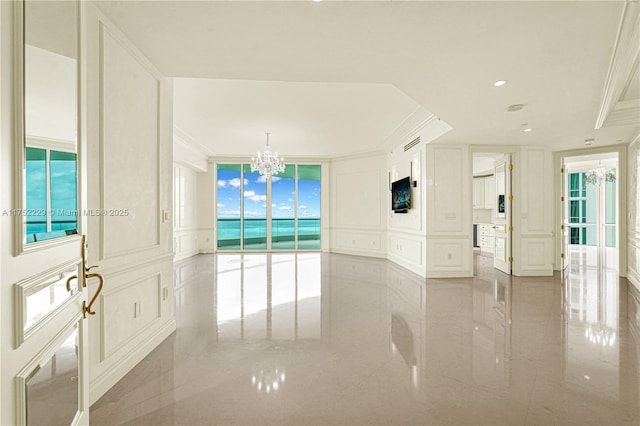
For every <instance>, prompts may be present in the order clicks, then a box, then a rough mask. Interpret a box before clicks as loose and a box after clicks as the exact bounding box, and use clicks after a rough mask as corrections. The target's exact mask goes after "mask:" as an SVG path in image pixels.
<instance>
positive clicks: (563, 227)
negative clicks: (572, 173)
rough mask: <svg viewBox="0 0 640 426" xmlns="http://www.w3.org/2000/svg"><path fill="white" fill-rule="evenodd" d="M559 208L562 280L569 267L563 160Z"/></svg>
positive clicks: (562, 161)
mask: <svg viewBox="0 0 640 426" xmlns="http://www.w3.org/2000/svg"><path fill="white" fill-rule="evenodd" d="M560 182H561V184H560V185H561V188H560V189H561V191H560V208H561V209H562V220H561V223H560V241H561V247H560V263H561V264H560V272H561V274H562V278H564V277H565V275H566V272H567V266H569V233H570V232H571V228H570V227H569V217H568V216H569V207H568V206H569V191H568V188H569V174H568V173H567V168H566V165H565V163H564V158H562V159H561V160H560Z"/></svg>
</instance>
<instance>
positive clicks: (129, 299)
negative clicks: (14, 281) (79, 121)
mask: <svg viewBox="0 0 640 426" xmlns="http://www.w3.org/2000/svg"><path fill="white" fill-rule="evenodd" d="M86 5H87V22H86V28H85V34H86V39H87V40H86V52H87V69H86V75H84V76H83V78H84V79H85V80H86V81H85V82H84V83H83V84H85V85H86V92H87V93H86V106H85V108H86V111H83V114H82V115H83V116H85V117H87V138H86V139H87V169H88V170H89V173H88V175H87V176H86V191H87V193H88V205H89V208H94V209H95V208H107V209H116V208H126V209H128V210H129V212H130V214H129V215H128V216H124V217H112V216H102V217H89V218H88V242H89V258H90V262H91V264H99V266H100V269H99V271H100V272H101V273H102V274H103V275H104V279H105V284H104V293H103V295H102V296H101V298H100V299H99V300H100V307H99V309H96V311H97V314H96V316H95V317H94V320H93V321H89V323H88V324H89V336H90V338H89V345H90V347H91V352H90V356H89V360H88V362H89V370H90V383H89V386H90V395H91V402H94V401H95V400H97V399H98V398H100V396H102V394H104V392H106V391H107V390H108V389H109V388H110V387H111V386H113V385H114V384H115V383H116V382H117V381H118V380H120V379H121V378H122V377H123V376H124V375H125V374H126V373H127V372H128V371H130V370H131V368H133V367H134V366H135V365H136V364H137V363H138V362H139V361H140V360H142V359H143V358H144V357H145V356H147V355H148V354H149V352H150V351H151V350H153V348H154V347H156V346H157V345H158V344H159V343H160V342H162V340H164V339H165V338H166V337H167V336H168V335H169V334H171V332H173V331H174V330H175V327H176V324H175V317H174V312H173V272H172V268H173V245H174V238H173V224H174V223H173V222H174V221H173V219H172V216H173V214H172V213H175V212H174V210H173V191H172V189H173V186H174V185H173V183H174V182H173V88H172V81H171V80H170V79H166V78H165V77H164V76H162V74H161V73H160V72H159V71H158V70H157V69H156V68H155V67H154V66H153V64H151V63H150V62H149V61H148V60H147V59H146V58H145V57H144V55H142V54H141V53H140V52H139V51H138V50H137V48H136V47H135V46H134V45H133V44H132V43H131V42H130V41H129V40H127V38H126V37H125V36H124V35H123V34H122V33H121V32H120V31H119V30H118V28H117V27H116V26H115V25H114V24H113V23H112V22H111V21H109V19H108V18H106V17H105V16H104V15H103V14H102V13H101V12H100V10H99V9H98V7H97V6H96V5H95V4H94V3H86ZM191 204H193V203H191ZM189 209H192V206H187V205H186V204H185V205H184V209H183V211H184V212H185V215H184V217H183V218H182V223H183V224H184V225H189V224H190V223H191V222H192V220H191V219H190V218H188V217H187V216H188V215H187V213H186V212H189ZM190 221H191V222H190ZM179 238H180V237H179ZM96 248H100V250H98V249H96ZM96 255H99V256H96ZM96 257H98V258H96ZM90 291H91V292H92V293H93V292H94V291H95V284H93V283H92V284H90ZM161 296H162V297H161ZM136 303H138V305H135V306H139V307H140V309H139V310H138V311H137V312H135V311H134V310H133V308H134V304H136ZM133 315H136V317H135V318H133V320H132V316H133ZM126 320H129V321H126Z"/></svg>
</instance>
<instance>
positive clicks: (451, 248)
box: [426, 145, 473, 278]
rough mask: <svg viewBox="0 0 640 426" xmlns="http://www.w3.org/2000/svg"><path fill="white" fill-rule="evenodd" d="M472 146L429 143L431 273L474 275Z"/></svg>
mask: <svg viewBox="0 0 640 426" xmlns="http://www.w3.org/2000/svg"><path fill="white" fill-rule="evenodd" d="M470 161H471V159H470V156H469V147H468V146H445V145H427V148H426V165H427V170H426V194H427V197H426V198H427V199H426V212H427V214H426V221H427V234H426V240H427V253H426V259H427V261H426V263H427V268H426V269H427V273H426V275H427V277H433V278H436V277H470V276H473V264H472V259H473V256H472V245H473V244H472V240H473V236H472V232H473V226H472V223H471V217H472V200H471V196H472V194H471V192H472V191H471V187H472V171H471V168H470V167H469V164H470Z"/></svg>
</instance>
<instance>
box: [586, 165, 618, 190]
mask: <svg viewBox="0 0 640 426" xmlns="http://www.w3.org/2000/svg"><path fill="white" fill-rule="evenodd" d="M584 181H585V182H586V183H587V184H589V185H598V186H602V184H603V183H604V182H605V181H606V182H615V181H616V172H615V170H613V169H605V168H604V167H598V168H596V169H591V170H589V171H588V172H587V173H585V177H584Z"/></svg>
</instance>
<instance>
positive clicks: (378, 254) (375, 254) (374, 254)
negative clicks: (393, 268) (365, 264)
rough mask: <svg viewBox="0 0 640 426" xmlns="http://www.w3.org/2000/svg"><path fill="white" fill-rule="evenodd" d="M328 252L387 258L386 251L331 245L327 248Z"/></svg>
mask: <svg viewBox="0 0 640 426" xmlns="http://www.w3.org/2000/svg"><path fill="white" fill-rule="evenodd" d="M329 252H330V253H337V254H350V255H352V256H363V257H376V258H379V259H386V258H387V253H386V252H384V253H383V252H370V251H360V250H348V249H340V248H335V247H332V248H331V249H330V250H329Z"/></svg>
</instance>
